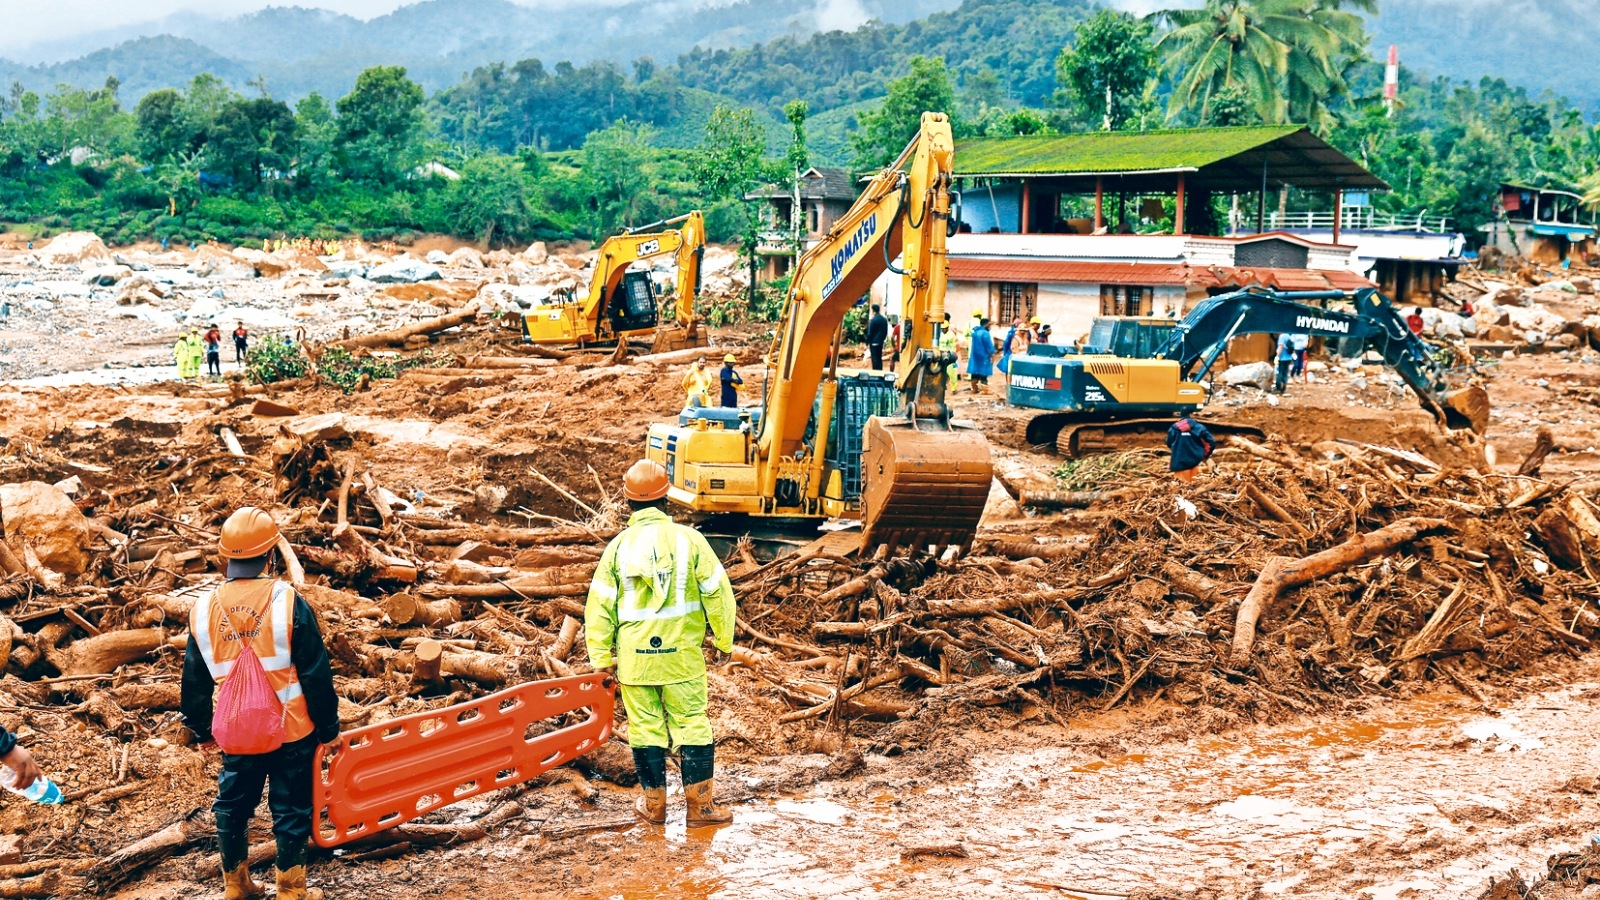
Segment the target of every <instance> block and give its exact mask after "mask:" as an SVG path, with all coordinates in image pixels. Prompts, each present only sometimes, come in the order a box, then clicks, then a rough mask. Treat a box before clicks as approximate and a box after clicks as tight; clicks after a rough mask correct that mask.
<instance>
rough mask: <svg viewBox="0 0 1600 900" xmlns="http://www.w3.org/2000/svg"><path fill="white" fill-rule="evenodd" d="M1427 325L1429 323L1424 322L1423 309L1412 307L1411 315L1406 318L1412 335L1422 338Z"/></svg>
mask: <svg viewBox="0 0 1600 900" xmlns="http://www.w3.org/2000/svg"><path fill="white" fill-rule="evenodd" d="M1425 325H1427V323H1426V322H1424V321H1423V320H1422V307H1420V306H1413V307H1411V314H1410V315H1408V316H1406V327H1407V328H1410V329H1411V333H1412V334H1414V335H1417V336H1418V337H1421V336H1422V329H1423V327H1424V326H1425Z"/></svg>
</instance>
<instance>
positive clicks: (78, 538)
mask: <svg viewBox="0 0 1600 900" xmlns="http://www.w3.org/2000/svg"><path fill="white" fill-rule="evenodd" d="M0 519H3V520H4V522H5V536H6V540H8V541H11V542H12V543H13V544H15V545H17V546H22V545H24V544H26V545H27V546H31V547H32V548H33V551H34V552H35V553H36V554H38V556H39V562H40V563H42V564H43V565H44V566H45V568H48V569H50V570H52V571H55V572H59V573H61V574H62V575H82V574H83V572H84V570H85V569H87V568H88V567H89V541H90V538H91V535H92V532H91V531H90V530H89V523H88V520H87V519H85V518H84V517H83V513H81V512H79V511H78V507H77V506H76V505H74V504H73V502H72V498H70V497H68V496H67V495H66V494H65V493H64V492H62V491H61V489H60V488H57V487H54V486H53V485H48V484H45V483H44V482H42V481H26V482H22V483H20V484H6V485H0Z"/></svg>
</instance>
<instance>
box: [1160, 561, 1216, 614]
mask: <svg viewBox="0 0 1600 900" xmlns="http://www.w3.org/2000/svg"><path fill="white" fill-rule="evenodd" d="M1161 574H1162V575H1164V576H1166V578H1167V581H1169V582H1171V584H1172V586H1173V587H1175V588H1177V589H1178V590H1180V591H1182V592H1183V593H1185V594H1188V595H1189V596H1191V597H1194V598H1196V599H1199V600H1204V601H1205V602H1206V603H1209V604H1210V605H1212V606H1225V605H1227V604H1228V602H1229V601H1228V597H1227V595H1226V594H1225V593H1224V590H1225V589H1224V588H1223V586H1222V585H1220V584H1218V583H1217V582H1216V581H1213V580H1212V579H1210V578H1207V577H1206V576H1204V575H1201V574H1200V573H1199V572H1196V571H1195V570H1193V569H1191V568H1189V567H1188V566H1186V565H1184V564H1182V563H1180V562H1177V561H1176V560H1171V559H1169V560H1166V561H1164V562H1162V563H1161Z"/></svg>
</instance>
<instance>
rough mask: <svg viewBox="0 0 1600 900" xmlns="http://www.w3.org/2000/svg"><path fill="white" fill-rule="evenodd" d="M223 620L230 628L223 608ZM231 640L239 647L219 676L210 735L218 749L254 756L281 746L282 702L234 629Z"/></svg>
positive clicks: (285, 734)
mask: <svg viewBox="0 0 1600 900" xmlns="http://www.w3.org/2000/svg"><path fill="white" fill-rule="evenodd" d="M222 615H223V619H224V620H225V621H226V622H227V623H228V630H229V631H233V620H232V619H231V618H229V617H228V614H227V612H226V611H222ZM233 639H234V640H236V641H239V645H240V647H241V649H240V651H239V658H238V659H236V660H234V661H233V671H232V672H229V673H228V675H227V676H226V677H224V678H223V679H222V689H221V690H220V691H218V692H217V712H216V715H215V716H214V717H213V719H212V723H211V736H212V737H213V738H215V739H216V741H217V746H218V747H221V748H222V752H224V753H231V754H233V755H234V756H255V755H258V754H261V753H271V752H272V751H274V750H276V749H278V748H279V747H282V746H283V741H284V738H285V737H286V736H287V733H286V732H285V731H284V728H283V716H284V710H283V701H281V700H279V699H278V692H277V691H274V690H273V689H272V682H271V681H268V680H267V670H266V669H264V668H262V667H261V659H260V658H259V657H257V656H256V651H255V648H253V647H251V646H250V644H249V643H247V642H245V641H243V640H240V639H239V634H238V632H237V631H234V633H233Z"/></svg>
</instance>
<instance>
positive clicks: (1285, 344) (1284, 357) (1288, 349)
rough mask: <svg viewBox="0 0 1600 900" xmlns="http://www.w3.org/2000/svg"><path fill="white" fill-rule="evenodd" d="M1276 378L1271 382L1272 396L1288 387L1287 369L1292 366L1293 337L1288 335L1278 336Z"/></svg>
mask: <svg viewBox="0 0 1600 900" xmlns="http://www.w3.org/2000/svg"><path fill="white" fill-rule="evenodd" d="M1276 359H1277V361H1278V376H1277V378H1276V379H1275V380H1274V381H1273V382H1272V392H1273V393H1274V394H1281V393H1283V392H1284V391H1285V390H1286V389H1287V388H1288V386H1289V369H1290V368H1292V367H1293V366H1294V336H1293V335H1290V334H1280V335H1278V354H1277V357H1276Z"/></svg>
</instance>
